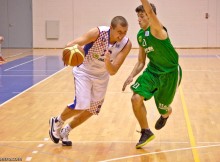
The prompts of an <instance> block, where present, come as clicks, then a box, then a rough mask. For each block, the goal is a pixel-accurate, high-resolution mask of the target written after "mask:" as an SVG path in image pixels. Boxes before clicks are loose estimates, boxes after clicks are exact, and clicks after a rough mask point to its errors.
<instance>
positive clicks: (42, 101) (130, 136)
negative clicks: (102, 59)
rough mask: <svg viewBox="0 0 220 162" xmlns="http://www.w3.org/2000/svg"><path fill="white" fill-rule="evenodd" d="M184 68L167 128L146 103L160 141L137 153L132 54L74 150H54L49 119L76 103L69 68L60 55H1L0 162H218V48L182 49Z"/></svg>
mask: <svg viewBox="0 0 220 162" xmlns="http://www.w3.org/2000/svg"><path fill="white" fill-rule="evenodd" d="M177 51H178V53H179V55H180V57H179V62H180V65H181V67H182V70H183V78H182V82H181V85H180V86H179V88H178V89H177V92H176V96H175V99H174V101H173V103H172V105H171V106H172V107H173V113H172V115H171V116H170V118H169V119H168V122H167V124H166V126H165V127H164V128H163V129H161V130H159V131H158V130H155V128H154V125H155V122H156V121H157V119H158V118H159V116H160V115H159V113H158V112H157V109H156V107H155V103H154V100H153V98H152V99H151V100H149V101H146V102H145V105H146V107H147V111H148V114H147V116H148V120H149V125H150V127H151V130H152V131H153V132H154V134H155V136H156V138H155V139H154V140H153V141H151V142H150V143H149V144H147V145H145V146H144V147H143V149H136V148H135V145H136V143H137V142H138V140H139V138H140V134H139V133H138V132H137V130H140V127H139V125H138V122H137V120H136V118H135V116H134V114H133V111H132V106H131V102H130V98H131V96H132V92H131V90H130V89H129V87H127V88H126V90H125V91H124V92H122V90H121V89H122V86H123V83H124V81H125V80H126V78H127V77H128V75H129V74H130V72H131V70H132V69H133V66H134V65H135V63H136V61H137V52H138V50H137V49H132V51H131V52H130V54H129V55H128V57H127V58H126V60H125V62H124V64H123V65H122V67H121V68H120V70H119V71H118V73H117V74H116V75H115V76H112V77H111V79H110V82H109V86H108V90H107V93H106V97H105V102H104V104H103V107H102V109H101V112H100V114H99V115H98V116H93V117H92V118H90V119H89V120H87V121H86V122H85V123H83V124H82V125H80V126H79V127H77V128H76V129H74V130H72V131H71V132H70V135H69V138H70V139H71V140H72V141H73V146H72V147H64V146H62V145H61V143H59V144H54V143H53V142H52V141H51V140H50V138H49V134H48V130H49V123H48V122H49V119H50V117H52V116H56V115H58V114H60V113H61V112H62V111H63V109H64V108H65V106H66V105H67V104H69V103H71V102H72V101H73V97H74V82H73V75H72V72H71V70H72V68H71V67H64V66H63V62H62V59H61V53H62V50H61V49H2V53H3V56H4V57H5V58H6V59H7V61H8V62H7V63H5V64H2V65H0V114H1V115H0V121H1V124H0V137H1V140H0V161H13V160H14V161H31V162H39V161H42V162H54V161H55V162H56V161H57V162H70V161H72V162H96V161H100V162H101V161H102V162H111V161H112V162H113V161H114V162H116V161H117V162H220V124H219V114H220V84H219V83H220V49H177Z"/></svg>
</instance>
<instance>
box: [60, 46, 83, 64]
mask: <svg viewBox="0 0 220 162" xmlns="http://www.w3.org/2000/svg"><path fill="white" fill-rule="evenodd" d="M84 57H85V53H84V50H83V48H82V47H81V46H79V45H77V44H76V45H74V46H72V47H66V48H64V50H63V62H64V65H65V66H67V65H70V66H78V65H80V64H82V63H83V61H84Z"/></svg>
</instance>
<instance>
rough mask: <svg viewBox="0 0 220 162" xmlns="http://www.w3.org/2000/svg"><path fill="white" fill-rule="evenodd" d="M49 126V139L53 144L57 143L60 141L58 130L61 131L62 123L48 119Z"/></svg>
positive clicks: (54, 118)
mask: <svg viewBox="0 0 220 162" xmlns="http://www.w3.org/2000/svg"><path fill="white" fill-rule="evenodd" d="M49 124H50V129H49V135H50V139H51V140H52V141H53V142H54V143H59V140H60V130H61V128H62V126H63V124H64V123H63V122H60V121H58V120H57V119H56V117H52V118H50V121H49Z"/></svg>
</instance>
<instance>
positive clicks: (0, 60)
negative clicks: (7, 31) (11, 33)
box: [0, 36, 6, 65]
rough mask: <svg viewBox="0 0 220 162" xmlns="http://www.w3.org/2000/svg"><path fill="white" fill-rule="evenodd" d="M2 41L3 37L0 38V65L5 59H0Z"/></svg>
mask: <svg viewBox="0 0 220 162" xmlns="http://www.w3.org/2000/svg"><path fill="white" fill-rule="evenodd" d="M3 41H4V37H3V36H0V65H1V64H3V63H5V62H6V61H5V59H4V58H3V57H2V52H1V49H2V42H3Z"/></svg>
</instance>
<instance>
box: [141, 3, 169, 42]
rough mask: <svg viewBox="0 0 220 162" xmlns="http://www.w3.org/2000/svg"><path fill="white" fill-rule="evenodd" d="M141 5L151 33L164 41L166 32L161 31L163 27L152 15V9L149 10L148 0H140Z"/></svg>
mask: <svg viewBox="0 0 220 162" xmlns="http://www.w3.org/2000/svg"><path fill="white" fill-rule="evenodd" d="M141 3H142V5H143V7H144V10H145V12H146V14H147V16H148V18H149V21H150V27H151V33H152V34H153V36H155V37H156V38H158V39H162V40H163V39H166V38H167V32H166V31H165V30H164V29H163V25H162V24H161V22H160V21H159V19H158V18H157V16H156V14H155V13H154V11H153V9H152V8H151V5H150V3H149V2H148V0H141Z"/></svg>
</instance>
